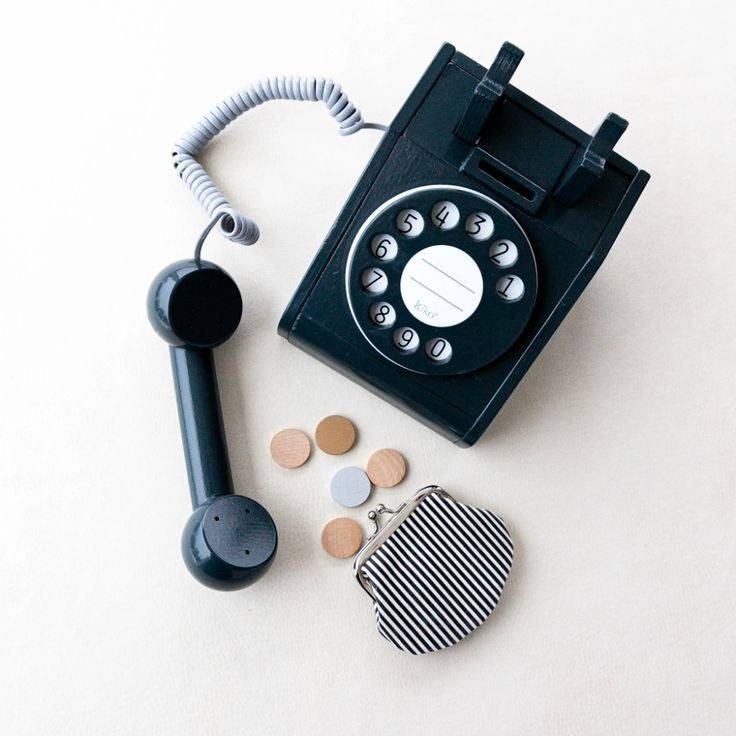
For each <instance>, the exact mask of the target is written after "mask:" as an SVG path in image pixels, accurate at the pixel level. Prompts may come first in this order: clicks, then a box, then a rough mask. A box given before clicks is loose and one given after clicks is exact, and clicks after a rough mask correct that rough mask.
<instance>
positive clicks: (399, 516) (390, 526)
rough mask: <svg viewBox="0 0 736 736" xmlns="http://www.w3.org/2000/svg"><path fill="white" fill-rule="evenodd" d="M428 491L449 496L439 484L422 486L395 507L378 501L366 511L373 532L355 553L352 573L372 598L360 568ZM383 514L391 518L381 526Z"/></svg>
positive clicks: (373, 597) (371, 590) (371, 591)
mask: <svg viewBox="0 0 736 736" xmlns="http://www.w3.org/2000/svg"><path fill="white" fill-rule="evenodd" d="M430 493H438V494H439V495H441V496H445V497H447V498H451V496H450V494H449V493H447V492H446V491H444V490H443V489H442V488H440V487H439V486H434V485H432V486H424V488H421V489H420V490H418V491H417V492H416V493H415V494H414V495H413V496H412V497H411V498H410V499H409V500H408V501H404V503H402V504H401V506H399V507H398V508H396V509H388V508H386V507H385V506H384V505H383V504H382V503H379V504H378V506H376V508H375V509H373V510H372V511H369V512H368V518H369V519H370V520H371V521H372V522H373V532H372V533H371V535H370V536H369V537H368V541H366V543H365V544H364V545H363V547H362V548H361V549H360V551H359V552H358V554H357V555H355V560H354V561H353V574H354V575H355V578H356V580H357V581H358V582H359V583H360V586H361V588H363V590H365V592H366V593H368V595H369V596H370V597H371V598H372V599H373V600H375V599H376V598H375V596H374V595H373V588H372V587H371V584H370V583H369V582H368V580H366V578H365V575H363V572H362V570H361V568H362V567H363V565H364V564H365V562H366V561H367V560H368V558H369V557H370V556H371V555H372V554H373V553H374V552H375V551H376V550H377V549H378V548H379V547H380V546H381V545H382V544H383V542H384V541H385V540H386V538H387V537H388V536H389V535H390V534H391V533H392V532H393V531H394V530H395V529H396V528H397V527H398V526H399V524H401V522H402V521H404V519H406V517H407V516H409V514H410V513H411V512H412V511H414V509H415V508H416V507H417V506H418V505H419V504H420V503H421V502H422V501H423V500H424V498H425V497H426V496H428V495H429V494H430ZM384 514H389V515H390V516H391V518H390V519H389V520H388V521H387V522H386V523H385V524H384V525H383V526H381V525H380V524H379V519H380V518H381V517H382V516H383V515H384Z"/></svg>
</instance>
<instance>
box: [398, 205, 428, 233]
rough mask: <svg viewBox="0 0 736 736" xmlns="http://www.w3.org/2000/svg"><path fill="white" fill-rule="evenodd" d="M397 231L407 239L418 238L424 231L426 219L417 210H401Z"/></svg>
mask: <svg viewBox="0 0 736 736" xmlns="http://www.w3.org/2000/svg"><path fill="white" fill-rule="evenodd" d="M396 229H397V230H398V231H399V232H400V233H401V234H402V235H406V237H407V238H416V237H417V235H421V232H422V230H424V218H423V217H422V216H421V215H420V214H419V213H418V212H417V211H416V210H401V212H399V214H398V216H397V217H396Z"/></svg>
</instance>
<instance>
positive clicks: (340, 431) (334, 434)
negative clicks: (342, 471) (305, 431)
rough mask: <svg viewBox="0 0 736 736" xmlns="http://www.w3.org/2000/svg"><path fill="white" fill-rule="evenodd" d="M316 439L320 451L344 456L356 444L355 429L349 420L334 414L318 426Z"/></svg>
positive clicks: (315, 433)
mask: <svg viewBox="0 0 736 736" xmlns="http://www.w3.org/2000/svg"><path fill="white" fill-rule="evenodd" d="M314 438H315V440H316V442H317V446H318V447H319V448H320V450H323V451H324V452H326V453H328V454H330V455H342V454H343V453H344V452H347V451H348V450H349V449H350V448H351V447H352V446H353V445H354V444H355V427H354V426H353V423H352V422H351V421H350V420H349V419H346V418H345V417H341V416H338V415H337V414H333V415H332V416H329V417H325V418H324V419H323V420H322V421H321V422H320V423H319V424H318V425H317V429H316V430H315V432H314Z"/></svg>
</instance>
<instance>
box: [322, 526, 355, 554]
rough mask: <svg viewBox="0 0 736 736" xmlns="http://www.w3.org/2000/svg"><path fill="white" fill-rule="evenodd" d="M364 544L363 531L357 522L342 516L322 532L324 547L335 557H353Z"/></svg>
mask: <svg viewBox="0 0 736 736" xmlns="http://www.w3.org/2000/svg"><path fill="white" fill-rule="evenodd" d="M362 544H363V530H362V529H361V528H360V526H359V525H358V523H357V522H355V521H353V520H352V519H348V518H347V517H345V516H340V517H338V518H337V519H333V520H332V521H330V522H329V523H328V524H327V525H326V526H325V528H324V529H323V530H322V546H323V547H324V548H325V552H327V553H328V554H330V555H332V556H333V557H339V558H341V559H342V558H345V557H352V556H353V555H354V554H355V553H356V552H357V551H358V550H359V549H360V547H361V545H362Z"/></svg>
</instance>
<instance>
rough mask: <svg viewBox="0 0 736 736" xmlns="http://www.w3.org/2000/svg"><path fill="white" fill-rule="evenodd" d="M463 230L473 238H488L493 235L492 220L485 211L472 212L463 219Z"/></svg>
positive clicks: (479, 239)
mask: <svg viewBox="0 0 736 736" xmlns="http://www.w3.org/2000/svg"><path fill="white" fill-rule="evenodd" d="M465 232H466V233H467V235H468V237H469V238H472V239H473V240H478V241H481V240H488V238H490V237H491V235H493V220H492V219H491V216H490V215H489V214H488V213H487V212H473V214H472V215H468V217H467V218H466V220H465Z"/></svg>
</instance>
